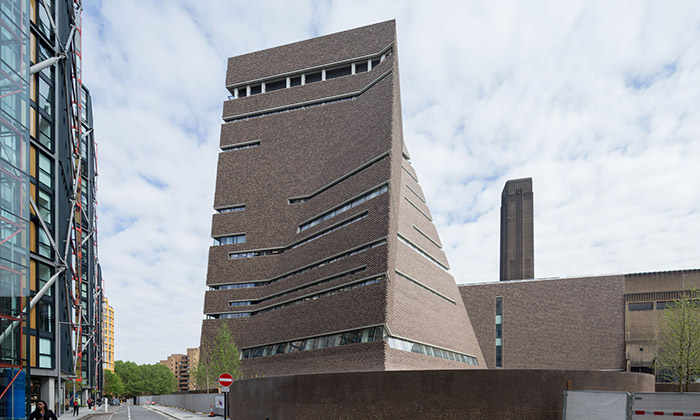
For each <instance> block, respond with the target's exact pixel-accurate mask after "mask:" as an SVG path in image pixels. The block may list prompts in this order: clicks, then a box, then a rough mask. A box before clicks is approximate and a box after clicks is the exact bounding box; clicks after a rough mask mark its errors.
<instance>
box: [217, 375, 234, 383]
mask: <svg viewBox="0 0 700 420" xmlns="http://www.w3.org/2000/svg"><path fill="white" fill-rule="evenodd" d="M232 383H233V376H231V374H229V373H222V374H221V375H219V385H221V386H231V384H232Z"/></svg>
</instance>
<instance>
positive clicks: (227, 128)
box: [202, 21, 484, 375]
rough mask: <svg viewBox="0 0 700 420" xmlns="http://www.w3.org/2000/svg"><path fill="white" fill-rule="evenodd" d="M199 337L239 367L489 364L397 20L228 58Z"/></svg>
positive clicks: (251, 370) (264, 371)
mask: <svg viewBox="0 0 700 420" xmlns="http://www.w3.org/2000/svg"><path fill="white" fill-rule="evenodd" d="M226 84H227V88H228V90H229V91H230V93H231V96H230V99H229V100H228V101H226V102H225V103H224V113H223V119H224V123H223V124H222V128H221V143H220V147H221V152H220V154H219V162H218V171H217V181H216V194H215V199H214V209H215V210H216V213H215V214H214V215H213V221H212V237H213V238H214V245H213V246H212V247H211V248H210V252H209V267H208V274H207V286H209V291H207V292H206V296H205V303H204V312H205V314H206V315H207V319H206V320H204V322H203V326H202V345H205V344H206V337H211V336H213V335H214V331H215V329H216V328H217V327H218V326H219V325H220V324H221V323H226V324H228V325H229V326H230V327H231V329H232V331H233V334H234V337H235V339H236V341H237V344H238V346H239V347H240V348H241V350H242V359H243V367H244V371H245V374H246V375H250V374H261V375H277V374H294V373H313V372H334V371H360V370H392V369H434V368H457V369H459V368H474V367H483V366H484V363H483V360H482V355H481V351H480V349H479V346H478V344H477V342H476V338H475V336H474V333H473V331H472V327H471V322H470V320H469V317H468V315H467V312H466V310H465V308H464V305H463V304H462V302H461V298H460V294H459V291H458V289H457V286H456V284H455V281H454V279H453V277H452V275H451V274H450V273H449V271H448V270H449V263H448V261H447V258H446V256H445V253H444V251H443V250H442V245H441V242H440V238H439V236H438V233H437V230H436V228H435V226H434V224H433V222H432V218H431V216H430V210H429V209H428V206H427V204H426V202H425V197H424V195H423V192H422V190H421V187H420V185H419V183H418V176H417V174H416V172H415V170H414V169H413V167H412V166H411V163H410V160H409V159H410V158H409V153H408V151H407V149H406V146H405V144H404V142H403V136H402V123H401V100H400V93H399V73H398V56H397V46H396V29H395V23H394V22H393V21H388V22H383V23H380V24H375V25H370V26H366V27H362V28H358V29H354V30H350V31H345V32H340V33H337V34H332V35H328V36H324V37H320V38H315V39H311V40H308V41H302V42H297V43H294V44H289V45H285V46H281V47H276V48H271V49H268V50H264V51H260V52H256V53H251V54H246V55H242V56H238V57H233V58H231V59H229V63H228V71H227V76H226Z"/></svg>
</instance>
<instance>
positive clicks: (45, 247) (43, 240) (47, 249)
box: [37, 227, 52, 258]
mask: <svg viewBox="0 0 700 420" xmlns="http://www.w3.org/2000/svg"><path fill="white" fill-rule="evenodd" d="M37 231H38V232H39V255H41V256H44V257H46V258H51V251H52V247H51V241H49V237H48V235H46V232H45V231H44V229H43V228H41V227H40V228H39V229H37Z"/></svg>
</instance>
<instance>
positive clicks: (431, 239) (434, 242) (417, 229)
mask: <svg viewBox="0 0 700 420" xmlns="http://www.w3.org/2000/svg"><path fill="white" fill-rule="evenodd" d="M412 226H413V229H415V230H416V231H417V232H418V233H420V234H421V235H423V237H425V239H427V240H429V241H430V242H432V243H433V245H435V246H436V247H438V248H440V249H442V245H440V244H439V243H438V242H437V241H435V240H433V238H431V237H430V236H428V234H427V233H425V232H423V231H422V230H420V229H419V228H418V226H416V225H412Z"/></svg>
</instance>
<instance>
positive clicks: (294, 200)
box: [289, 150, 389, 204]
mask: <svg viewBox="0 0 700 420" xmlns="http://www.w3.org/2000/svg"><path fill="white" fill-rule="evenodd" d="M387 156H389V150H387V151H386V152H384V153H382V154H381V155H379V156H377V157H375V158H373V159H372V160H370V161H369V162H367V163H365V164H363V165H361V166H358V167H357V168H355V169H353V170H352V171H350V172H348V173H347V174H345V175H343V176H341V177H340V178H338V179H336V180H335V181H332V182H331V183H329V184H326V185H324V186H323V187H321V188H319V189H318V190H316V191H314V192H312V193H311V194H309V195H305V196H299V197H291V198H290V199H289V204H295V203H303V202H306V201H309V200H310V199H312V198H314V197H316V196H317V195H319V194H321V193H322V192H324V191H326V190H328V189H330V188H332V187H334V186H336V185H338V184H340V183H341V182H343V181H345V180H346V179H348V178H350V177H351V176H353V175H356V174H357V173H359V172H361V171H363V170H364V169H367V168H369V167H370V166H372V165H374V164H375V163H377V162H379V161H380V160H382V159H384V158H385V157H387Z"/></svg>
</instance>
